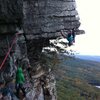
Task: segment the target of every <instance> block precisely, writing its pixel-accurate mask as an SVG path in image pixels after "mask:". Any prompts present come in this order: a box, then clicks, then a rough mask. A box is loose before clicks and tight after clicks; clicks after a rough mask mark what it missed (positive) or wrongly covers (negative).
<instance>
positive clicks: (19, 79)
mask: <svg viewBox="0 0 100 100" xmlns="http://www.w3.org/2000/svg"><path fill="white" fill-rule="evenodd" d="M24 82H25V78H24V74H23V71H22V68H21V67H18V69H17V72H16V92H17V96H18V97H19V92H20V90H22V92H23V95H24V96H25V89H24V87H23V84H24Z"/></svg>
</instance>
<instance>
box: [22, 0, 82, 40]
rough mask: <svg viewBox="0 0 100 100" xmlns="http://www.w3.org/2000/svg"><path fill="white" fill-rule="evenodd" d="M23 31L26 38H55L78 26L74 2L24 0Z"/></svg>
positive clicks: (65, 0) (63, 0)
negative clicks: (64, 31) (60, 33)
mask: <svg viewBox="0 0 100 100" xmlns="http://www.w3.org/2000/svg"><path fill="white" fill-rule="evenodd" d="M23 12H24V21H23V23H24V24H23V29H24V32H25V34H26V36H27V37H31V36H32V35H34V36H33V38H35V37H37V38H39V37H41V36H43V37H45V38H46V37H47V38H53V37H54V38H55V37H57V36H59V32H60V31H61V30H69V29H73V28H75V29H76V30H77V29H78V28H79V26H80V22H79V16H78V13H77V10H76V4H75V0H34V1H33V0H30V1H29V0H25V1H24V4H23Z"/></svg>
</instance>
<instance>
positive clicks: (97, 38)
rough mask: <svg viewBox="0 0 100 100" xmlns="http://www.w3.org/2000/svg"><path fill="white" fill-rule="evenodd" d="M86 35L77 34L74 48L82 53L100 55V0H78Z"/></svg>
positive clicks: (78, 8) (77, 3) (82, 26)
mask: <svg viewBox="0 0 100 100" xmlns="http://www.w3.org/2000/svg"><path fill="white" fill-rule="evenodd" d="M76 5H77V10H78V13H79V16H80V22H81V27H80V29H83V30H85V35H80V36H76V43H75V46H73V47H72V48H74V49H75V50H77V51H78V52H80V54H85V55H100V11H99V9H100V0H76Z"/></svg>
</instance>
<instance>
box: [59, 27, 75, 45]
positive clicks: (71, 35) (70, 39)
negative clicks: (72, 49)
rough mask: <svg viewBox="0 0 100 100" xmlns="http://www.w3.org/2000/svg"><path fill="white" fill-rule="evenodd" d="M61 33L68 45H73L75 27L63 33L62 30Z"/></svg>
mask: <svg viewBox="0 0 100 100" xmlns="http://www.w3.org/2000/svg"><path fill="white" fill-rule="evenodd" d="M61 35H62V36H63V37H64V38H66V39H67V40H68V46H71V45H73V43H74V42H75V36H76V35H75V29H74V28H73V29H72V30H69V31H68V33H67V34H66V35H65V34H64V32H63V31H61Z"/></svg>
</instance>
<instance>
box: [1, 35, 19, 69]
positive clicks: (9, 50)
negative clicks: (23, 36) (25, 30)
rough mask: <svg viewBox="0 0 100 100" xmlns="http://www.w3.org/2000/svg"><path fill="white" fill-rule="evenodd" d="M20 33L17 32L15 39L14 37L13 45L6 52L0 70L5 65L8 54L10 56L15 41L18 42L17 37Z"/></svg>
mask: <svg viewBox="0 0 100 100" xmlns="http://www.w3.org/2000/svg"><path fill="white" fill-rule="evenodd" d="M18 34H20V33H16V34H15V37H14V39H13V41H12V44H11V46H10V47H9V49H8V52H7V53H6V56H5V58H4V60H3V62H2V63H1V65H0V70H1V69H2V67H3V65H4V64H5V62H6V60H7V58H8V56H9V54H10V52H11V50H12V47H13V45H14V44H15V42H16V37H17V35H18Z"/></svg>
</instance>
